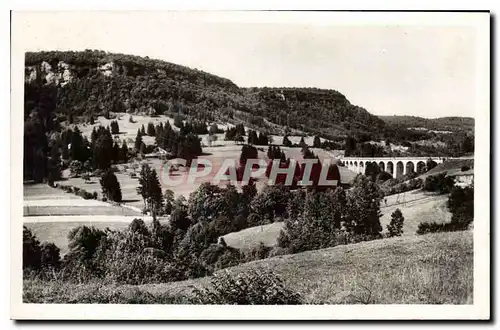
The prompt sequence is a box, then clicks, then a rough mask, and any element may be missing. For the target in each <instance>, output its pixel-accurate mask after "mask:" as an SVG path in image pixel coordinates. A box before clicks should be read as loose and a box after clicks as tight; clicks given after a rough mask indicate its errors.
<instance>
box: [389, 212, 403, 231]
mask: <svg viewBox="0 0 500 330" xmlns="http://www.w3.org/2000/svg"><path fill="white" fill-rule="evenodd" d="M404 220H405V218H404V217H403V213H401V210H400V209H396V211H394V212H393V213H392V214H391V223H390V224H388V225H387V231H388V232H389V237H394V236H401V235H402V234H403V223H404Z"/></svg>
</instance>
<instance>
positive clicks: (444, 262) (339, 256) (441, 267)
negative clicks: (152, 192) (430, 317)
mask: <svg viewBox="0 0 500 330" xmlns="http://www.w3.org/2000/svg"><path fill="white" fill-rule="evenodd" d="M248 269H270V270H272V271H274V272H276V273H277V274H278V275H280V276H281V277H282V278H283V280H284V282H285V284H286V285H287V286H288V287H289V288H292V289H294V290H296V291H297V292H299V293H301V295H302V296H303V297H304V299H305V301H306V303H308V304H325V303H326V304H472V303H473V235H472V232H471V231H465V232H453V233H440V234H429V235H423V236H416V237H401V238H391V239H383V240H377V241H371V242H362V243H358V244H351V245H345V246H337V247H334V248H329V249H322V250H317V251H307V252H303V253H299V254H295V255H286V256H279V257H274V258H269V259H264V260H259V261H254V262H250V263H247V264H242V265H239V266H236V267H233V268H229V269H228V270H223V271H229V272H231V273H239V272H245V271H246V270H248ZM208 282H209V278H208V277H205V278H200V279H195V280H189V281H182V282H173V283H165V284H148V285H142V286H116V285H111V286H110V285H103V284H101V285H99V284H98V283H93V284H88V285H72V284H67V283H58V282H49V283H47V282H38V281H25V282H24V293H23V299H24V301H26V302H28V301H29V302H60V303H64V302H71V301H73V302H77V301H75V297H83V298H81V299H88V300H91V301H92V299H94V300H93V301H101V302H106V301H108V300H109V299H107V298H106V297H110V296H113V297H117V296H118V297H119V298H116V299H115V300H114V301H116V300H117V299H119V301H122V302H123V301H126V302H130V301H136V302H137V301H140V300H141V297H142V298H143V297H145V296H147V297H148V300H147V302H148V303H168V302H173V301H182V300H183V298H185V297H189V296H190V295H191V293H192V289H193V287H198V288H200V287H204V286H206V285H207V283H208ZM103 297H104V298H103ZM134 297H135V298H136V299H134Z"/></svg>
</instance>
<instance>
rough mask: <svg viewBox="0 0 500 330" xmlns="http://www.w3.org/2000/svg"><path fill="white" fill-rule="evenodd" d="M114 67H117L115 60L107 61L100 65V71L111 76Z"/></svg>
mask: <svg viewBox="0 0 500 330" xmlns="http://www.w3.org/2000/svg"><path fill="white" fill-rule="evenodd" d="M114 68H115V63H114V62H109V63H105V64H103V65H101V66H99V72H101V74H102V75H104V76H106V77H109V76H111V75H112V74H113V70H114Z"/></svg>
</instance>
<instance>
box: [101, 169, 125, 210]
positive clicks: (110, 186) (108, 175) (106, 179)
mask: <svg viewBox="0 0 500 330" xmlns="http://www.w3.org/2000/svg"><path fill="white" fill-rule="evenodd" d="M99 182H100V183H101V188H102V194H103V196H106V198H107V199H109V200H111V201H114V202H117V203H120V202H121V201H122V190H121V188H120V183H119V182H118V179H117V178H116V175H115V173H113V171H111V170H108V171H106V172H105V173H104V174H103V175H102V176H101V179H100V180H99Z"/></svg>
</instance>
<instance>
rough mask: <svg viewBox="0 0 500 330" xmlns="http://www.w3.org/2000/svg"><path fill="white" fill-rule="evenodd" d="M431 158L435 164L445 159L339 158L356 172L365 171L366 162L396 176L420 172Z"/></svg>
mask: <svg viewBox="0 0 500 330" xmlns="http://www.w3.org/2000/svg"><path fill="white" fill-rule="evenodd" d="M429 159H432V160H433V161H435V162H436V163H437V164H441V163H442V162H444V161H445V159H444V158H439V157H436V158H432V157H394V158H393V157H373V158H372V157H344V158H341V159H340V162H341V163H342V165H344V166H345V167H347V168H348V169H349V170H351V171H353V172H356V173H363V174H364V173H365V168H366V165H367V164H368V163H375V164H377V165H378V167H379V168H380V170H381V171H385V172H387V173H389V174H391V175H392V177H393V178H398V177H399V176H401V175H406V174H408V173H411V172H420V171H422V170H423V169H425V167H426V166H427V165H426V164H427V160H429Z"/></svg>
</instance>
